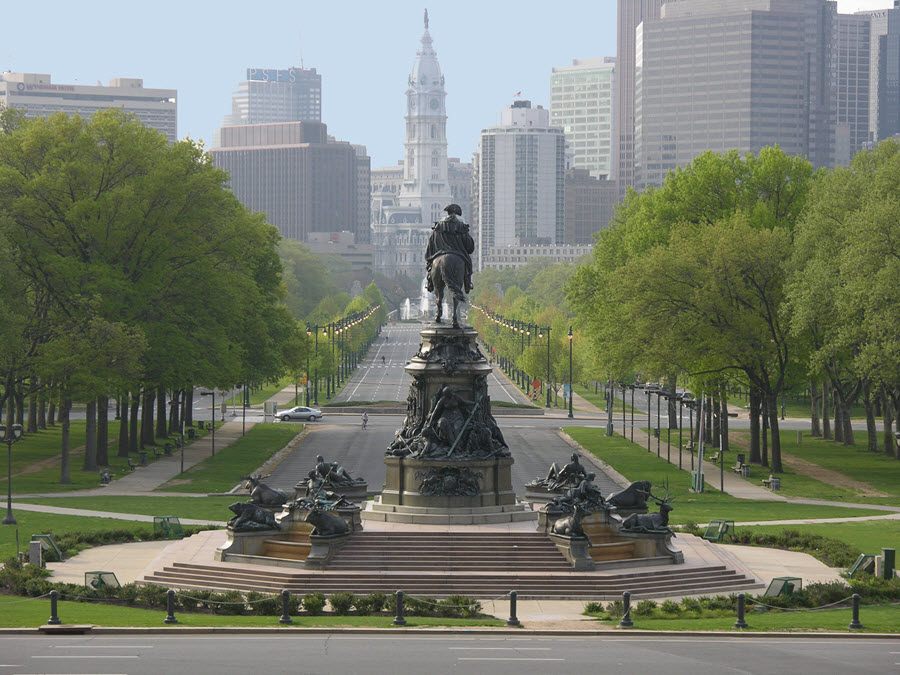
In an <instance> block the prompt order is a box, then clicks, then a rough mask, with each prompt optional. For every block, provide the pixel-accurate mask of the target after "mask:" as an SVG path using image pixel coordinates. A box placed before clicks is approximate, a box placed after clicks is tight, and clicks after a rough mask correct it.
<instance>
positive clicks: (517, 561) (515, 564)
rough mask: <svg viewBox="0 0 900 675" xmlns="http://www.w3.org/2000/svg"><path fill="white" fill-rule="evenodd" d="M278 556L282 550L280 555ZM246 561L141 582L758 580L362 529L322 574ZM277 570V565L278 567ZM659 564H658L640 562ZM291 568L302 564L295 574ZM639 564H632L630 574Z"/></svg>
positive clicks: (567, 593) (299, 584)
mask: <svg viewBox="0 0 900 675" xmlns="http://www.w3.org/2000/svg"><path fill="white" fill-rule="evenodd" d="M272 553H275V551H272ZM249 558H250V557H249V556H248V560H247V561H246V563H244V562H238V563H215V562H210V563H208V564H199V563H187V562H173V563H171V564H165V565H163V566H161V567H159V568H157V569H156V570H154V571H153V572H151V573H150V574H148V575H146V576H145V577H144V578H143V579H142V582H143V583H150V584H156V585H160V586H164V587H167V588H184V589H191V588H204V589H212V590H240V591H258V592H262V593H279V592H281V591H282V590H283V589H287V590H289V591H290V592H292V593H297V594H305V593H311V592H314V591H321V592H322V593H325V594H331V593H335V592H339V591H349V592H351V593H355V594H357V595H359V594H368V593H372V592H374V591H382V592H384V593H393V592H394V591H396V590H402V591H404V593H407V594H409V595H413V596H430V597H438V598H440V597H446V596H448V595H453V594H463V595H469V596H473V597H477V598H494V597H498V596H501V595H504V594H506V593H508V592H509V591H511V590H515V591H517V592H518V593H519V597H520V598H523V599H524V598H529V599H560V600H562V599H576V600H589V599H594V600H605V599H614V598H617V597H621V595H622V592H623V591H626V590H627V591H631V592H632V593H634V594H637V595H639V596H643V597H645V598H646V597H663V596H672V595H688V594H714V593H724V592H731V591H739V590H743V589H747V588H751V587H753V586H755V585H756V581H755V580H754V579H752V578H750V577H747V576H745V575H743V574H741V573H740V572H737V571H735V570H734V569H731V568H730V567H728V566H726V565H724V564H714V563H710V564H702V565H695V566H685V565H671V564H659V563H661V562H664V561H660V560H644V559H639V560H632V561H612V560H610V561H609V562H608V563H606V565H613V564H616V567H615V568H613V569H611V568H604V571H595V572H573V571H572V568H571V567H570V566H569V564H568V563H567V562H566V561H565V559H564V558H563V557H562V555H561V554H560V553H559V552H558V551H557V550H556V547H555V546H553V544H552V543H550V542H549V541H548V540H547V539H546V538H545V537H544V536H542V535H541V534H539V533H532V532H525V533H506V532H503V533H488V532H481V533H460V532H455V533H452V534H451V533H431V532H417V533H416V532H413V533H399V532H395V533H388V532H358V533H356V534H355V535H354V536H353V538H352V540H351V542H350V543H348V544H347V546H346V547H345V548H344V549H343V550H341V551H340V552H339V553H338V555H337V556H335V558H334V560H333V561H332V562H331V564H330V565H329V567H328V569H326V570H323V571H318V570H305V569H302V568H298V567H296V565H297V562H296V560H289V559H287V558H285V559H282V562H283V564H284V565H285V566H277V565H279V563H278V559H277V558H270V559H269V560H268V564H269V565H270V566H263V565H261V564H258V559H256V560H251V559H249ZM273 563H274V564H275V565H276V566H271V565H273ZM648 563H656V565H655V566H653V567H643V568H641V567H640V565H642V564H648ZM290 565H294V566H293V567H291V566H290ZM632 566H634V567H632Z"/></svg>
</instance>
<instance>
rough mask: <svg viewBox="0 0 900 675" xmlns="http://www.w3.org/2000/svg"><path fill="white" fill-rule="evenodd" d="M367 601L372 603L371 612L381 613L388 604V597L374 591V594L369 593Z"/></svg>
mask: <svg viewBox="0 0 900 675" xmlns="http://www.w3.org/2000/svg"><path fill="white" fill-rule="evenodd" d="M368 599H369V600H370V601H371V603H372V611H373V612H383V611H384V608H385V607H386V606H387V604H388V596H387V595H386V594H385V593H383V592H382V591H375V592H374V593H370V594H369V596H368Z"/></svg>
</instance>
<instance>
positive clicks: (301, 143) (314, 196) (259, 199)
mask: <svg viewBox="0 0 900 675" xmlns="http://www.w3.org/2000/svg"><path fill="white" fill-rule="evenodd" d="M221 141H222V143H221V147H218V148H213V149H211V150H210V155H211V156H212V159H213V163H214V164H215V166H216V167H218V168H220V169H226V170H228V171H229V173H230V174H231V181H230V187H231V189H232V191H233V192H234V194H235V196H236V197H237V198H238V199H239V200H240V201H241V203H242V204H244V206H246V207H247V208H249V209H251V210H253V211H261V212H263V213H265V214H266V219H267V220H268V222H269V224H270V225H274V226H275V227H277V228H278V230H279V232H281V234H282V236H284V237H286V238H288V239H296V240H298V241H306V240H307V239H308V238H309V235H310V233H312V232H326V233H332V232H343V231H354V230H355V229H356V228H357V227H358V226H359V219H360V210H359V199H360V192H359V190H358V189H357V181H358V180H359V177H360V174H361V171H362V169H361V167H360V163H361V161H366V160H368V158H367V157H365V155H364V154H363V155H359V154H358V151H357V150H356V149H354V147H353V146H351V145H350V144H349V143H340V142H336V141H334V140H329V138H328V133H327V129H326V127H325V125H324V124H322V123H321V122H286V123H280V124H243V125H237V126H231V127H222V137H221ZM362 158H364V160H363V159H362ZM363 173H364V172H363ZM364 194H365V193H364ZM366 201H367V200H366ZM354 233H355V232H354ZM362 241H365V239H364V238H362Z"/></svg>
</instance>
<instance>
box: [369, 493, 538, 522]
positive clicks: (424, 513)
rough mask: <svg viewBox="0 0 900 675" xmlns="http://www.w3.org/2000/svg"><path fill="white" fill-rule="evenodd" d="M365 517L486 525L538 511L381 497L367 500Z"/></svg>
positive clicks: (528, 517) (518, 506)
mask: <svg viewBox="0 0 900 675" xmlns="http://www.w3.org/2000/svg"><path fill="white" fill-rule="evenodd" d="M361 515H362V519H363V520H377V521H382V522H388V523H416V524H419V525H483V524H487V523H514V522H520V521H524V520H537V517H538V514H537V511H532V510H531V508H530V506H529V505H528V504H525V503H522V502H516V503H515V504H502V505H497V506H473V507H455V508H452V507H440V506H435V507H427V506H405V505H402V504H385V503H384V502H383V500H382V499H381V497H375V499H374V500H372V501H370V502H366V506H365V510H364V511H363V512H362V514H361Z"/></svg>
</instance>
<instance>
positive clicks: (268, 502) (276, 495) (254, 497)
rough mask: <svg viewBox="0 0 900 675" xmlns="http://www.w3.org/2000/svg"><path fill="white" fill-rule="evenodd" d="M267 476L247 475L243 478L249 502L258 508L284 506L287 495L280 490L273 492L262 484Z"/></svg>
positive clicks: (273, 490)
mask: <svg viewBox="0 0 900 675" xmlns="http://www.w3.org/2000/svg"><path fill="white" fill-rule="evenodd" d="M263 478H268V476H259V475H256V476H254V475H252V474H251V475H249V476H244V477H243V480H245V481H247V483H246V484H245V486H244V487H246V488H249V490H250V501H251V502H252V503H253V504H257V505H258V506H284V503H285V502H286V501H287V500H288V497H287V495H286V494H285V493H284V492H282V491H281V490H275V489H273V488H270V487H269V486H268V485H266V484H265V483H263V482H262V479H263Z"/></svg>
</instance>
